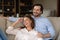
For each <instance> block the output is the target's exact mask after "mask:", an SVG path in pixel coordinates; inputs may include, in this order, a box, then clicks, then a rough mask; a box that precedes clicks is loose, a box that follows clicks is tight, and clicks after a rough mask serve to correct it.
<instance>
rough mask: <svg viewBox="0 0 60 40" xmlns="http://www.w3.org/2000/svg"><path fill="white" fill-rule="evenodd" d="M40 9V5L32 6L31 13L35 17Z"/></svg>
mask: <svg viewBox="0 0 60 40" xmlns="http://www.w3.org/2000/svg"><path fill="white" fill-rule="evenodd" d="M40 9H41V7H40V6H34V8H33V15H34V16H35V17H38V16H40V15H41V13H42V11H41V10H40Z"/></svg>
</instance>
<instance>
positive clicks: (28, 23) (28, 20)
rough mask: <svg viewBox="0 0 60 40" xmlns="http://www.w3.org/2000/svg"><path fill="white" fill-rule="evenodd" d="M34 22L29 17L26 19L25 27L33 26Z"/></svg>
mask: <svg viewBox="0 0 60 40" xmlns="http://www.w3.org/2000/svg"><path fill="white" fill-rule="evenodd" d="M31 23H32V21H31V20H30V19H29V18H28V17H24V25H25V27H29V26H31Z"/></svg>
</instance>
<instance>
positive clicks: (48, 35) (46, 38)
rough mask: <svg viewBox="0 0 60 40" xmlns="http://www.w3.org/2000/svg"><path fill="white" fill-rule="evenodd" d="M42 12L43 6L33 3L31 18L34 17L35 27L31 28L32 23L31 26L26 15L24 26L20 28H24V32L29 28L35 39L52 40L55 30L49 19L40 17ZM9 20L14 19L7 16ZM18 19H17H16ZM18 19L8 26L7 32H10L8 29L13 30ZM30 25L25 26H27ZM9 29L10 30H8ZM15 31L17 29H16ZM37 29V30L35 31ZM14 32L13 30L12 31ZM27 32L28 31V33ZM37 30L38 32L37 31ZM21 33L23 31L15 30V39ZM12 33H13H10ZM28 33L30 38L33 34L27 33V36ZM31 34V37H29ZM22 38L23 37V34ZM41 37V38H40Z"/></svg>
mask: <svg viewBox="0 0 60 40" xmlns="http://www.w3.org/2000/svg"><path fill="white" fill-rule="evenodd" d="M42 13H43V6H42V5H41V4H35V5H33V16H31V17H32V18H33V19H34V21H35V27H34V28H33V24H32V26H31V23H32V22H31V20H29V19H30V18H28V17H24V25H25V28H24V29H21V31H23V30H24V32H25V31H26V32H29V30H30V29H31V30H30V32H31V34H33V33H34V34H33V36H36V35H37V36H36V38H37V39H41V40H53V37H54V36H55V30H54V28H53V26H52V24H51V23H50V21H49V20H48V19H47V18H44V17H42V16H41V14H42ZM8 19H9V20H10V21H16V19H15V18H11V17H10V18H8ZM26 19H27V20H29V22H28V21H26ZM18 20H19V19H18ZM18 22H19V21H16V22H15V23H13V24H12V25H11V26H10V27H8V29H7V33H8V34H10V32H9V31H11V32H12V31H14V30H13V27H14V26H15V24H16V23H18ZM28 25H29V26H30V27H27V26H28ZM10 29H11V30H10ZM32 29H34V30H32ZM16 31H17V30H16ZM33 31H35V32H33ZM36 31H37V32H36ZM14 32H15V31H14ZM30 32H29V33H30ZM38 32H39V33H38ZM19 33H20V34H21V36H22V35H24V34H23V33H21V32H17V33H14V34H17V36H16V38H15V39H17V40H18V38H19V35H20V34H19ZM35 33H36V35H35ZM12 34H13V33H12ZM28 35H29V37H30V38H33V36H32V35H30V34H28V33H27V36H28ZM31 36H32V37H31ZM29 37H27V38H29ZM24 38H25V36H24ZM42 38H43V39H42Z"/></svg>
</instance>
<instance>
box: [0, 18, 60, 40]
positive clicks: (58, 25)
mask: <svg viewBox="0 0 60 40" xmlns="http://www.w3.org/2000/svg"><path fill="white" fill-rule="evenodd" d="M48 19H50V21H51V22H52V24H53V26H54V28H55V31H56V36H55V38H56V37H57V34H58V32H59V31H60V17H48ZM12 23H13V22H10V21H8V20H6V19H3V18H0V28H2V29H3V30H4V32H5V30H6V28H7V27H8V26H10V25H11V24H12ZM20 26H23V25H22V24H21V23H20V24H18V25H17V27H20ZM7 37H8V39H9V40H14V36H13V35H8V34H7Z"/></svg>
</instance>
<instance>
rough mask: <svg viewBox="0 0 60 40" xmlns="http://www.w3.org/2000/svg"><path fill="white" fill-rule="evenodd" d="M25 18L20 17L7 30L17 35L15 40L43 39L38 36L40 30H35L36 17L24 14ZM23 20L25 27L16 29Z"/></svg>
mask: <svg viewBox="0 0 60 40" xmlns="http://www.w3.org/2000/svg"><path fill="white" fill-rule="evenodd" d="M23 19H24V20H23ZM23 19H18V20H17V21H16V22H15V23H13V24H12V25H11V26H9V27H8V28H7V30H6V32H7V33H8V34H13V35H15V40H43V39H42V38H41V37H38V35H37V34H38V32H37V31H35V30H34V25H35V24H34V19H33V18H32V17H31V16H24V18H23ZM21 21H23V24H24V28H23V29H14V27H15V25H17V24H18V23H19V22H21Z"/></svg>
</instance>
